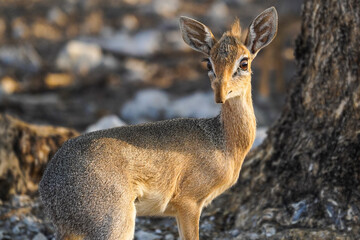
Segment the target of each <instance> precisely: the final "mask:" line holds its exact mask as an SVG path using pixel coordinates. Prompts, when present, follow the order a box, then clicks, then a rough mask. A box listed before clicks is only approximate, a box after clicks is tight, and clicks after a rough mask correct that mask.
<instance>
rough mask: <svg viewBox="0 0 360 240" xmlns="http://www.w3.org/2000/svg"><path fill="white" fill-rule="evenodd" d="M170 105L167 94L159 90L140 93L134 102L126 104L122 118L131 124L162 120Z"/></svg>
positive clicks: (147, 90) (122, 111)
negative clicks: (161, 117) (162, 115)
mask: <svg viewBox="0 0 360 240" xmlns="http://www.w3.org/2000/svg"><path fill="white" fill-rule="evenodd" d="M168 104H169V97H168V95H167V93H165V92H164V91H161V90H157V89H146V90H142V91H139V92H138V93H137V94H136V95H135V98H134V99H133V100H130V101H129V102H127V103H125V104H124V106H123V108H122V110H121V116H122V117H123V118H125V119H127V120H129V121H130V122H131V123H143V122H148V121H154V120H157V119H159V118H160V116H161V114H163V113H164V111H165V109H166V107H167V105H168Z"/></svg>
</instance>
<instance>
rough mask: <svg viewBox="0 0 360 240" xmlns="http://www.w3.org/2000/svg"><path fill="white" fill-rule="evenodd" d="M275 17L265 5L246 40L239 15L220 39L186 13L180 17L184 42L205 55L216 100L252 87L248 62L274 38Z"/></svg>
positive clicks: (274, 12)
mask: <svg viewBox="0 0 360 240" xmlns="http://www.w3.org/2000/svg"><path fill="white" fill-rule="evenodd" d="M277 19H278V17H277V12H276V10H275V8H274V7H271V8H268V9H266V10H265V11H264V12H262V13H261V14H260V15H259V16H257V17H256V18H255V19H254V21H253V22H252V23H251V24H250V26H249V29H248V33H247V36H246V38H245V41H244V42H242V41H241V39H242V36H241V27H240V22H239V20H238V19H236V20H235V22H234V23H233V24H232V25H231V27H230V30H228V31H226V32H225V33H224V34H223V35H222V37H221V38H220V40H216V39H215V37H214V35H213V34H212V32H211V30H210V29H209V28H208V27H207V26H205V25H204V24H202V23H200V22H198V21H196V20H194V19H191V18H188V17H181V18H180V29H181V34H182V37H183V39H184V41H185V43H187V44H188V45H189V46H190V47H191V48H193V49H194V50H196V51H199V52H202V53H204V54H205V55H206V57H207V58H206V61H207V68H208V75H209V78H210V81H211V87H212V89H213V90H214V94H215V102H216V103H225V101H226V100H227V99H229V98H233V97H237V96H243V95H244V93H245V92H246V91H247V90H248V89H249V88H251V63H252V61H253V59H254V58H255V56H256V54H257V53H258V52H259V51H260V49H262V48H263V47H265V46H267V45H268V44H269V43H270V42H271V41H272V40H273V39H274V37H275V35H276V32H277V22H278V20H277Z"/></svg>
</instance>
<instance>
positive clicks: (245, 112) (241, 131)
mask: <svg viewBox="0 0 360 240" xmlns="http://www.w3.org/2000/svg"><path fill="white" fill-rule="evenodd" d="M221 123H222V126H223V130H224V136H225V141H226V155H227V157H230V158H232V159H234V161H235V165H234V167H235V169H234V170H235V171H240V168H241V165H242V162H243V160H244V158H245V156H246V154H247V153H248V151H249V150H250V148H251V145H252V144H253V142H254V139H255V132H256V120H255V114H254V108H253V105H252V99H251V87H249V89H248V90H247V91H246V92H245V94H244V95H243V96H239V97H234V98H230V99H228V100H227V101H226V102H225V103H224V104H223V105H222V109H221Z"/></svg>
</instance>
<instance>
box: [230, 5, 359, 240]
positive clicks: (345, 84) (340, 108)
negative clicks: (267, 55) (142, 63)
mask: <svg viewBox="0 0 360 240" xmlns="http://www.w3.org/2000/svg"><path fill="white" fill-rule="evenodd" d="M280 27H281V26H280ZM359 43H360V1H359V0H341V1H338V0H307V1H305V2H304V5H303V10H302V30H301V34H300V36H299V38H298V39H297V42H296V50H295V56H296V59H297V62H298V66H299V72H298V73H297V77H296V78H295V79H294V82H293V85H292V87H291V89H290V90H289V95H288V98H287V103H286V106H285V108H284V109H283V112H282V115H281V117H280V119H279V120H278V121H277V122H276V123H275V125H274V126H273V127H272V128H271V129H270V130H269V132H268V138H267V139H266V140H265V141H264V143H263V144H262V145H261V146H260V147H259V148H257V149H256V150H255V151H253V152H252V153H251V154H250V155H249V156H248V158H247V160H246V161H245V164H244V166H243V169H242V171H241V173H240V179H239V182H238V184H237V185H236V187H235V188H233V189H232V191H233V192H235V193H237V194H236V197H237V198H238V200H236V205H237V206H238V209H237V211H238V213H237V214H235V215H234V219H233V221H234V224H235V227H236V228H238V229H239V230H240V231H241V232H242V234H241V235H240V236H239V237H238V239H248V238H246V236H248V237H249V235H246V234H245V232H255V235H252V236H254V237H255V239H257V238H256V236H258V237H259V239H265V238H264V237H265V236H266V237H267V238H266V239H360V44H359ZM269 47H271V45H270V46H269ZM257 234H258V235H257ZM261 236H263V237H261Z"/></svg>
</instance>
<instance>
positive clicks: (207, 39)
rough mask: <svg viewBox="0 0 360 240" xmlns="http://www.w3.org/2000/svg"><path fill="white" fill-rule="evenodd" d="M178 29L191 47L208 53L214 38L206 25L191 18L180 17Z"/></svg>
mask: <svg viewBox="0 0 360 240" xmlns="http://www.w3.org/2000/svg"><path fill="white" fill-rule="evenodd" d="M180 30H181V34H182V38H183V39H184V41H185V43H186V44H188V45H189V46H190V47H191V48H192V49H194V50H196V51H199V52H202V53H205V54H206V55H209V54H210V50H211V48H212V47H213V46H214V45H215V43H216V39H215V37H214V35H213V34H212V33H211V31H210V29H209V28H208V27H207V26H205V25H204V24H202V23H201V22H198V21H196V20H194V19H192V18H188V17H180Z"/></svg>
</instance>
